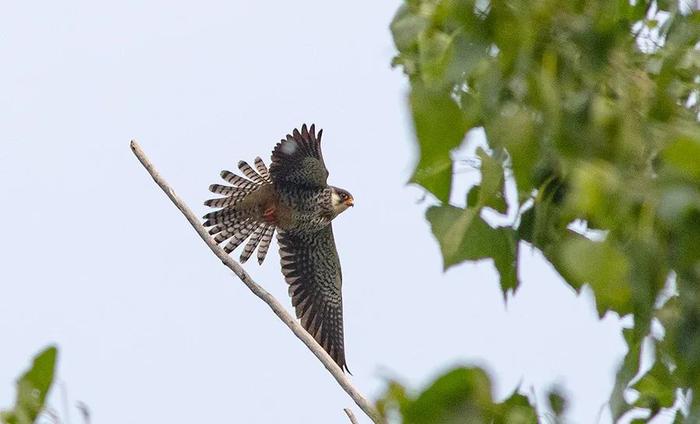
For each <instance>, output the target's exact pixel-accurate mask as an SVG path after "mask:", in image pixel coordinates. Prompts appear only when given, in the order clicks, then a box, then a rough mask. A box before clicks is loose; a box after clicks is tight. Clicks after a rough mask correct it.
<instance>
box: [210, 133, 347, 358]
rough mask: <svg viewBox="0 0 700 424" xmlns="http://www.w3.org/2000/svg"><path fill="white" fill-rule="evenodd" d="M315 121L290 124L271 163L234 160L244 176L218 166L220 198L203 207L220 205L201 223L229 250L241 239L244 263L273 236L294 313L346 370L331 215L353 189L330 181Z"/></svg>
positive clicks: (214, 189) (338, 211)
mask: <svg viewBox="0 0 700 424" xmlns="http://www.w3.org/2000/svg"><path fill="white" fill-rule="evenodd" d="M322 135H323V130H320V131H319V132H318V134H317V133H316V128H315V126H314V125H311V127H309V128H307V126H306V124H304V125H303V126H302V127H301V131H299V130H298V129H294V131H292V133H291V134H287V136H286V137H285V138H283V139H282V140H281V141H280V142H279V143H277V145H276V146H275V148H274V149H273V150H272V157H271V163H270V168H269V170H268V168H267V166H266V165H265V163H264V162H263V161H262V159H260V158H259V157H257V158H255V161H254V166H255V168H253V167H252V166H250V165H249V164H248V163H246V162H244V161H240V162H239V163H238V169H239V170H240V171H241V173H242V174H243V176H239V175H236V174H234V173H232V172H230V171H222V172H221V177H222V178H223V179H224V180H225V181H226V182H227V183H228V185H221V184H212V185H211V186H209V190H210V191H211V192H212V193H216V194H219V195H222V196H224V197H220V198H216V199H210V200H207V201H206V202H204V204H205V205H207V206H211V207H213V208H220V209H219V210H217V211H214V212H210V213H208V214H206V215H204V219H205V222H204V226H206V227H211V229H210V230H209V233H210V234H211V235H212V236H214V241H216V242H217V243H219V244H222V243H226V244H225V245H224V250H225V251H226V253H231V252H232V251H233V250H234V249H236V248H237V247H238V246H240V245H241V244H243V242H245V241H246V240H248V242H247V243H246V244H245V246H244V247H243V251H242V252H241V257H240V260H241V263H245V262H246V261H247V260H248V259H249V258H250V257H251V255H252V254H253V252H254V251H255V250H256V248H257V259H258V263H259V264H262V263H263V261H264V260H265V256H266V255H267V251H268V249H269V247H270V242H271V240H272V237H273V234H274V233H275V232H277V241H278V244H279V250H280V260H281V263H282V274H283V275H284V278H285V280H286V281H287V283H288V284H289V295H290V296H291V298H292V305H293V306H294V309H295V312H296V316H297V318H298V319H300V320H301V324H302V326H303V327H304V328H305V329H306V330H307V331H308V332H309V333H310V334H311V335H312V336H313V337H314V339H316V341H317V342H318V343H319V344H320V345H321V346H322V347H323V349H325V351H326V352H328V354H329V355H330V356H331V357H332V358H333V360H334V361H335V362H336V363H337V364H338V366H340V368H341V369H343V370H345V371H348V368H347V364H346V362H345V348H344V342H343V298H342V294H341V286H342V279H343V278H342V274H341V271H340V260H339V258H338V251H337V250H336V247H335V240H334V239H333V228H332V225H331V221H333V219H335V217H337V216H338V215H339V214H341V213H342V212H343V211H345V210H346V209H348V208H349V207H351V206H353V204H354V199H353V197H352V195H350V193H348V192H347V191H346V190H343V189H341V188H338V187H333V186H330V185H328V183H327V182H326V181H327V179H328V170H327V169H326V165H325V164H324V163H323V156H322V155H321V136H322Z"/></svg>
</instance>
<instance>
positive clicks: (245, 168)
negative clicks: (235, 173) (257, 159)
mask: <svg viewBox="0 0 700 424" xmlns="http://www.w3.org/2000/svg"><path fill="white" fill-rule="evenodd" d="M238 169H240V170H241V172H242V173H243V175H245V176H246V177H248V178H249V179H250V180H251V181H253V182H254V183H257V184H263V183H264V182H265V180H264V179H263V177H261V176H260V175H259V174H258V173H257V172H255V170H254V169H253V168H251V167H250V165H248V162H245V161H240V162H238Z"/></svg>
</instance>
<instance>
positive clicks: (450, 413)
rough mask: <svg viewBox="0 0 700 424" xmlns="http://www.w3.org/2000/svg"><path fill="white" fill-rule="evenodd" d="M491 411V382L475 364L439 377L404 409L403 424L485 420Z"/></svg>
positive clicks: (488, 419) (475, 422)
mask: <svg viewBox="0 0 700 424" xmlns="http://www.w3.org/2000/svg"><path fill="white" fill-rule="evenodd" d="M493 415H494V411H493V401H492V400H491V382H490V380H489V378H488V376H487V375H486V373H485V372H484V371H482V370H481V369H479V368H457V369H454V370H452V371H450V372H448V373H447V374H445V375H443V376H441V377H439V378H438V379H437V380H435V382H433V383H432V384H431V385H430V386H429V387H428V388H427V389H426V390H425V391H423V393H421V394H420V395H419V396H418V397H417V398H416V399H415V401H414V402H413V403H411V404H410V405H409V406H408V407H407V408H406V410H405V412H404V415H403V417H404V423H405V424H434V423H442V424H451V423H454V424H457V423H465V422H467V423H474V424H478V423H484V424H485V423H488V422H490V421H491V419H492V417H493Z"/></svg>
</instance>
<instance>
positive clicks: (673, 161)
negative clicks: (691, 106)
mask: <svg viewBox="0 0 700 424" xmlns="http://www.w3.org/2000/svg"><path fill="white" fill-rule="evenodd" d="M699 130H700V129H699ZM662 157H663V160H664V163H665V164H666V165H667V166H669V167H673V169H674V170H675V171H677V172H678V173H680V174H682V175H683V176H685V177H687V178H689V179H694V180H696V181H700V166H698V158H700V138H686V137H684V138H680V139H678V140H676V141H675V142H674V143H673V144H671V145H670V146H668V147H667V148H666V149H664V151H663V154H662Z"/></svg>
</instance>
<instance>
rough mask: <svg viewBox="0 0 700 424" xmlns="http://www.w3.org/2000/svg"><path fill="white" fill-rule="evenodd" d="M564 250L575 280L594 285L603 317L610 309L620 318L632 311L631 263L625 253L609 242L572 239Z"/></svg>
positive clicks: (597, 302) (600, 313)
mask: <svg viewBox="0 0 700 424" xmlns="http://www.w3.org/2000/svg"><path fill="white" fill-rule="evenodd" d="M561 250H562V255H563V260H564V264H565V266H566V267H567V269H568V270H569V271H570V272H571V275H572V276H573V278H575V279H576V280H578V281H580V282H585V283H588V284H590V285H591V288H592V289H593V292H594V293H595V297H596V305H597V307H598V314H599V315H600V316H601V317H602V316H603V315H605V312H606V311H608V310H612V311H615V312H617V313H619V314H620V315H625V314H627V313H629V312H632V304H631V302H630V300H631V293H632V291H631V287H630V282H629V272H630V271H629V262H628V260H627V257H626V256H625V255H624V253H622V252H621V251H620V250H619V249H617V248H616V247H615V246H613V245H612V244H611V243H609V242H594V241H591V240H588V239H586V238H579V239H576V240H570V241H568V242H567V243H565V244H564V245H562V246H561Z"/></svg>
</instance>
